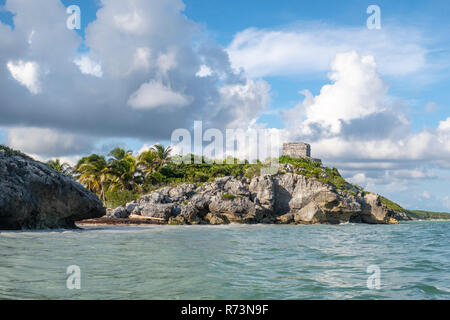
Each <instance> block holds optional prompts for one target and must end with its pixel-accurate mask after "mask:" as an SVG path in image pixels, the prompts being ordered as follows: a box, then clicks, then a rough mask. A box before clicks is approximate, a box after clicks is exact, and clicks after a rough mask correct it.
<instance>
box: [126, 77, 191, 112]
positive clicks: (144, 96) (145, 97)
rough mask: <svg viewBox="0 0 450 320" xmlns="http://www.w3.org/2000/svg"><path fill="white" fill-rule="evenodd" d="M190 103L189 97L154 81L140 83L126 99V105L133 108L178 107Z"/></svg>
mask: <svg viewBox="0 0 450 320" xmlns="http://www.w3.org/2000/svg"><path fill="white" fill-rule="evenodd" d="M190 103H191V98H190V97H186V96H184V95H183V94H181V93H178V92H175V91H173V90H172V89H171V88H169V87H166V86H164V85H163V84H161V83H159V82H156V81H150V82H147V83H144V84H142V85H141V87H140V88H139V89H138V90H137V91H136V92H134V93H133V94H132V95H131V96H130V99H129V100H128V105H129V106H131V107H132V108H134V109H154V108H161V107H168V108H179V107H185V106H187V105H188V104H190Z"/></svg>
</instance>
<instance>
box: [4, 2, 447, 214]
mask: <svg viewBox="0 0 450 320" xmlns="http://www.w3.org/2000/svg"><path fill="white" fill-rule="evenodd" d="M375 2H376V3H375ZM375 2H374V1H370V2H369V1H362V0H359V1H356V0H346V1H323V0H318V1H302V0H298V1H288V0H286V1H269V0H267V1H262V0H259V1H253V0H247V1H234V0H226V1H225V0H184V1H182V0H164V1H163V0H101V1H100V0H62V1H61V0H42V1H32V0H6V1H5V0H0V143H2V144H7V145H9V146H11V147H13V148H15V149H20V150H22V151H24V152H27V153H29V154H31V155H33V156H35V157H37V158H38V159H42V160H46V159H49V158H55V157H59V158H63V159H66V160H68V161H76V159H77V158H79V157H80V156H81V155H85V154H87V153H91V152H98V153H105V152H107V151H108V150H109V149H111V148H112V147H113V146H116V145H120V146H126V147H128V148H130V149H133V150H140V149H141V148H143V147H144V146H146V145H151V144H153V143H156V142H162V143H166V144H167V143H169V140H170V136H171V133H172V131H173V130H174V129H176V128H187V129H191V128H192V127H193V123H194V121H195V120H202V121H203V126H204V128H218V129H221V130H224V129H226V128H241V129H244V130H251V129H252V128H255V127H258V128H261V127H264V128H267V129H271V130H274V131H277V132H280V133H283V134H284V135H285V136H287V137H288V139H289V140H292V141H296V140H301V141H307V142H310V143H311V145H312V151H313V156H314V157H317V158H321V159H323V162H324V164H325V165H327V166H335V167H337V168H339V170H340V171H341V173H342V174H343V175H344V176H345V177H346V178H347V179H349V180H350V181H352V182H355V183H358V184H360V185H362V186H363V187H365V188H366V189H368V190H371V191H375V192H378V193H381V194H383V195H386V196H388V197H390V198H392V199H393V200H395V201H397V202H399V203H400V204H402V205H403V206H405V207H407V208H418V209H430V210H441V211H449V210H450V90H449V88H450V72H449V71H450V51H449V49H450V33H449V32H448V30H450V20H449V19H448V17H449V16H450V3H449V2H448V1H447V0H442V1H415V0H408V1H375ZM371 4H376V5H378V6H379V7H380V9H381V28H380V29H369V28H367V24H366V20H367V19H368V18H369V16H370V14H368V13H367V12H366V9H367V7H368V6H369V5H371ZM70 5H78V6H79V7H80V9H81V28H80V29H79V30H71V29H69V28H67V19H68V18H69V16H70V14H68V13H67V11H66V9H67V7H69V6H70Z"/></svg>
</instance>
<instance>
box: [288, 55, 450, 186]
mask: <svg viewBox="0 0 450 320" xmlns="http://www.w3.org/2000/svg"><path fill="white" fill-rule="evenodd" d="M331 68H332V70H331V73H329V77H330V80H331V83H330V84H326V85H324V86H323V87H322V89H321V91H320V93H319V94H318V95H317V96H314V95H312V94H311V93H310V92H309V91H302V93H303V94H304V95H305V99H304V100H303V101H302V102H300V103H298V104H297V105H296V106H295V107H294V108H292V109H291V110H288V111H285V112H283V113H282V115H283V116H284V119H285V124H286V130H285V131H286V132H287V134H288V136H289V140H293V141H296V140H300V141H308V142H310V143H311V145H312V153H313V156H314V157H318V158H322V159H324V160H325V162H326V163H327V164H330V163H331V164H332V165H334V166H336V167H339V168H344V169H346V170H347V171H348V173H347V176H348V177H353V178H352V179H353V180H354V181H355V182H356V181H360V182H361V181H365V180H367V181H372V182H373V181H375V180H370V179H372V177H369V176H368V173H370V172H374V170H375V171H377V176H378V177H381V178H382V179H383V180H386V181H387V180H389V179H391V180H392V179H395V180H396V181H400V180H410V179H434V178H436V176H435V174H434V172H433V171H430V170H427V169H424V168H422V167H421V165H423V161H427V163H429V162H434V163H435V164H437V165H439V166H441V167H448V166H450V160H449V159H450V118H448V119H447V120H445V121H441V122H440V124H439V127H438V128H436V129H424V130H423V131H421V132H418V133H413V132H412V129H411V125H410V121H409V120H408V117H407V114H406V110H405V109H403V108H402V103H401V101H396V100H395V99H393V98H392V97H390V96H389V95H388V85H387V83H386V82H385V81H383V79H382V78H381V77H380V75H379V74H378V73H377V65H376V63H375V60H374V58H373V57H370V56H361V55H359V54H357V53H356V52H354V51H352V52H348V53H343V54H338V55H337V56H336V58H335V60H334V61H333V62H332V64H331ZM358 173H364V174H366V176H363V175H357V174H358ZM386 173H387V175H386ZM377 183H380V180H377Z"/></svg>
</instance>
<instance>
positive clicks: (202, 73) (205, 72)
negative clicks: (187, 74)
mask: <svg viewBox="0 0 450 320" xmlns="http://www.w3.org/2000/svg"><path fill="white" fill-rule="evenodd" d="M195 75H196V76H197V77H200V78H203V77H209V76H210V75H212V71H211V68H210V67H208V66H207V65H204V64H202V65H201V66H200V70H198V72H197V73H196V74H195Z"/></svg>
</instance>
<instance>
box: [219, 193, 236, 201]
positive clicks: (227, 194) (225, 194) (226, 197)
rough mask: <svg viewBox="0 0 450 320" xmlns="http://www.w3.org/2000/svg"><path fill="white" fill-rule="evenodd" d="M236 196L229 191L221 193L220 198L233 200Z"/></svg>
mask: <svg viewBox="0 0 450 320" xmlns="http://www.w3.org/2000/svg"><path fill="white" fill-rule="evenodd" d="M235 198H236V196H235V195H234V194H231V193H224V194H222V199H223V200H234V199H235Z"/></svg>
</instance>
